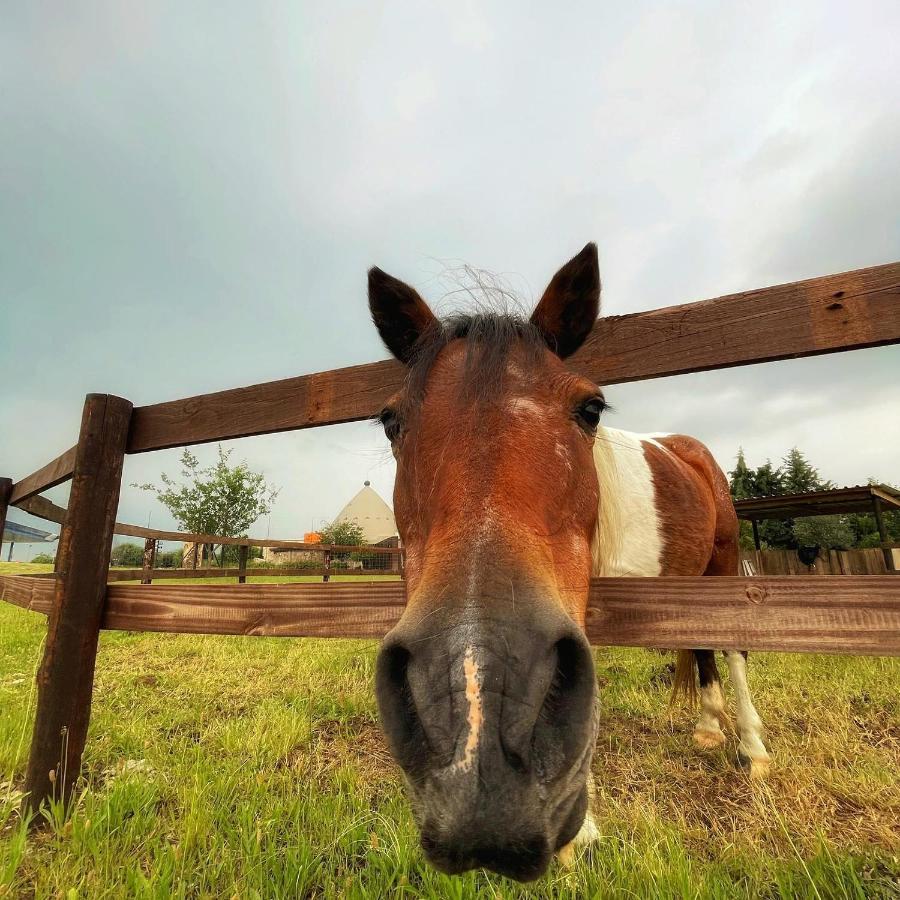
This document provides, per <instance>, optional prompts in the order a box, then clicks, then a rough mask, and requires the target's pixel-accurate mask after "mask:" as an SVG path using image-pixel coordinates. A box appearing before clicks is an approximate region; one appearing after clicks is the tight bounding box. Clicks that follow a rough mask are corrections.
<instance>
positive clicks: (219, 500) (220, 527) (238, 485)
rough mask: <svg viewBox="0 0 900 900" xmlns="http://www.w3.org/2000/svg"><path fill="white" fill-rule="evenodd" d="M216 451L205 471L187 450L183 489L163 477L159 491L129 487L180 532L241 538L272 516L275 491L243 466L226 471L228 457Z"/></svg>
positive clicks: (152, 487) (147, 486) (154, 487)
mask: <svg viewBox="0 0 900 900" xmlns="http://www.w3.org/2000/svg"><path fill="white" fill-rule="evenodd" d="M218 449H219V458H218V460H217V462H216V463H215V464H214V465H212V466H207V467H206V468H201V466H200V461H199V460H198V459H197V457H196V456H194V454H193V453H191V451H190V450H185V451H184V452H183V453H182V454H181V466H182V470H181V475H182V478H183V479H184V480H185V482H186V483H183V484H180V483H178V482H177V481H176V480H175V479H174V478H172V477H170V476H169V475H167V474H166V473H165V472H163V473H162V474H161V475H160V478H161V479H162V486H157V485H155V484H133V485H132V487H136V488H140V489H141V490H143V491H152V492H153V493H155V494H156V499H157V500H159V502H160V503H162V504H163V506H165V507H166V509H168V510H169V512H170V513H171V514H172V515H173V517H174V518H175V520H176V521H177V522H178V524H179V525H180V526H181V527H182V528H183V529H184V530H185V531H189V532H192V533H194V534H216V535H222V536H223V537H238V536H239V535H244V534H246V533H247V529H249V528H250V526H251V525H252V524H253V523H254V522H255V521H256V520H257V519H258V518H259V517H260V516H264V515H267V514H268V513H270V512H271V511H272V504H273V503H274V501H275V498H276V497H277V496H278V490H277V488H272V487H270V486H269V485H268V484H267V483H266V479H265V477H264V476H263V475H262V474H261V473H259V472H252V471H250V467H249V466H248V465H247V463H246V462H242V463H241V464H240V465H238V466H230V465H229V464H228V461H229V458H230V456H231V451H230V450H227V451H226V450H223V449H222V447H221V445H220V446H219V448H218ZM211 549H212V547H210V550H211Z"/></svg>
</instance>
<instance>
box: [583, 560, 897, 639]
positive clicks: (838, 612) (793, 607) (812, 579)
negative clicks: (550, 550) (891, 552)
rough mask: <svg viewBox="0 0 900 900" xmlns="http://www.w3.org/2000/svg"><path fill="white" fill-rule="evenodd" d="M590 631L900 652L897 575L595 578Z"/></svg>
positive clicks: (603, 635) (608, 635)
mask: <svg viewBox="0 0 900 900" xmlns="http://www.w3.org/2000/svg"><path fill="white" fill-rule="evenodd" d="M586 631H587V635H588V637H589V639H590V640H591V642H592V643H595V644H615V645H621V646H626V647H665V648H671V649H693V648H708V649H738V650H783V651H791V652H803V653H846V654H852V655H859V656H863V655H872V656H897V655H900V579H897V578H894V577H893V576H890V575H835V576H829V575H811V576H788V577H782V578H771V577H769V578H767V577H763V578H726V577H717V578H702V577H701V578H674V577H663V578H602V579H601V578H598V579H594V580H593V581H592V583H591V604H590V609H589V611H588V616H587V621H586Z"/></svg>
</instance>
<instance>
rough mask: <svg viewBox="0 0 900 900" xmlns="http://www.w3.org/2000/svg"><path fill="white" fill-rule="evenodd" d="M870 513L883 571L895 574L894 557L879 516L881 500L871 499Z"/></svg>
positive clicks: (882, 519)
mask: <svg viewBox="0 0 900 900" xmlns="http://www.w3.org/2000/svg"><path fill="white" fill-rule="evenodd" d="M872 512H873V513H874V515H875V524H876V526H878V540H879V541H880V542H881V552H882V554H883V555H884V569H885V571H886V572H895V571H896V569H894V556H893V554H892V553H891V548H890V547H888V546H887V542H888V535H887V528H885V526H884V516H883V515H882V514H881V500H879V499H878V497H875V496H873V497H872Z"/></svg>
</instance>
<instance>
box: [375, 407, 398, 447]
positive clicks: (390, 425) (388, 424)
mask: <svg viewBox="0 0 900 900" xmlns="http://www.w3.org/2000/svg"><path fill="white" fill-rule="evenodd" d="M378 420H379V421H380V422H381V425H382V427H383V428H384V433H385V435H386V437H387V439H388V440H389V441H390V442H391V443H392V444H393V443H394V441H396V440H397V438H398V437H400V419H399V418H397V413H395V412H394V411H393V410H392V409H383V410H382V411H381V414H380V415H379V416H378Z"/></svg>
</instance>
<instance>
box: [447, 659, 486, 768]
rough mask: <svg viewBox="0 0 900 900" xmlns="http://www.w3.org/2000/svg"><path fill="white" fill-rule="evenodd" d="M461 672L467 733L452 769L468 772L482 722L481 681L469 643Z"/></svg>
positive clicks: (473, 758)
mask: <svg viewBox="0 0 900 900" xmlns="http://www.w3.org/2000/svg"><path fill="white" fill-rule="evenodd" d="M463 672H464V673H465V676H466V701H467V702H468V704H469V712H468V715H467V716H466V723H467V724H468V726H469V733H468V735H467V737H466V745H465V747H464V748H463V756H462V759H459V760H457V761H456V762H455V763H453V769H454V770H455V771H457V772H468V771H469V770H470V769H471V768H472V764H473V763H474V762H475V756H476V754H477V753H478V742H479V740H481V726H482V725H483V724H484V710H483V708H482V703H481V682H480V681H479V678H478V662H477V660H476V659H475V648H474V647H472V645H471V644H470V645H469V646H468V647H466V655H465V658H464V659H463Z"/></svg>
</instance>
